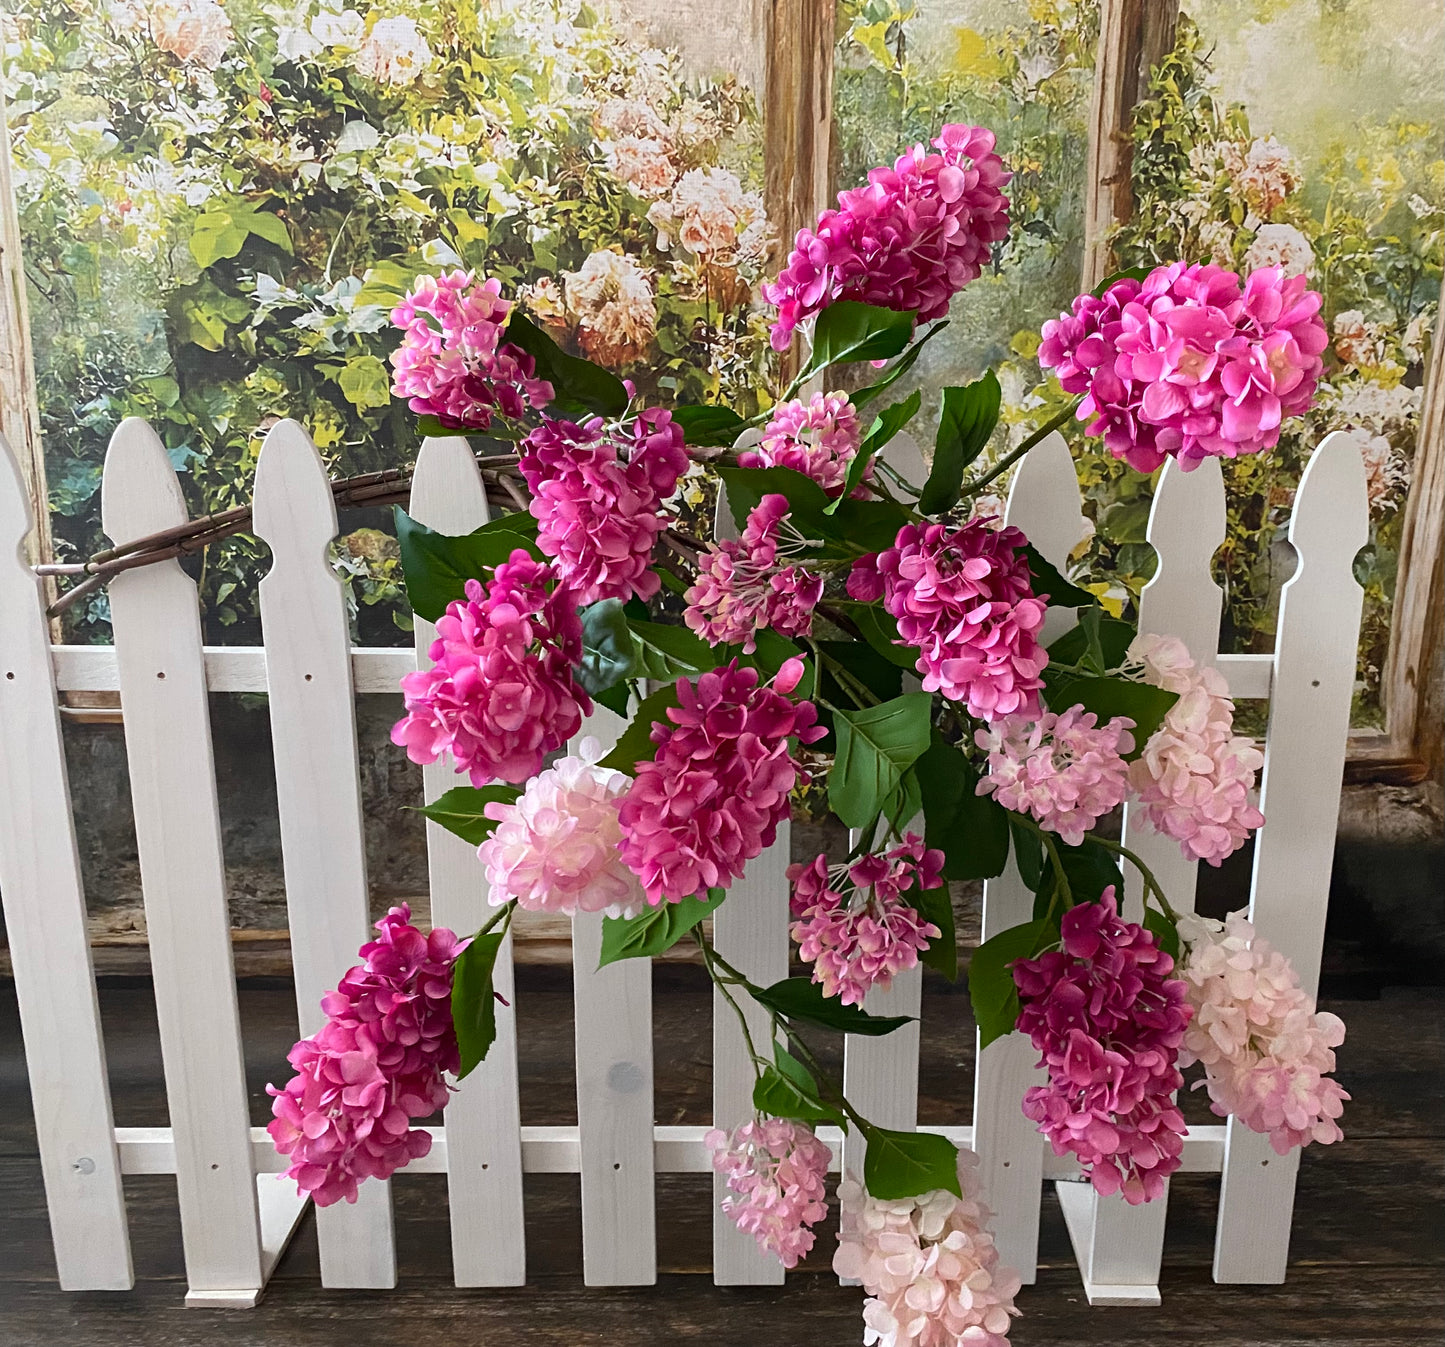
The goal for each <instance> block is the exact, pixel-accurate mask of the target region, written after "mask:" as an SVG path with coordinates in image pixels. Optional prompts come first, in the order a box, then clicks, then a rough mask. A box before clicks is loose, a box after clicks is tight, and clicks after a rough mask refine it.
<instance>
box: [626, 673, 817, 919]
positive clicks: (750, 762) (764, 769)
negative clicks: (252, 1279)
mask: <svg viewBox="0 0 1445 1347" xmlns="http://www.w3.org/2000/svg"><path fill="white" fill-rule="evenodd" d="M802 676H803V662H802V661H801V660H797V659H792V660H788V661H787V663H785V664H784V665H783V667H782V669H781V670H779V672H778V676H777V677H776V678H775V679H774V680H773V683H772V685H771V686H760V685H759V683H758V671H757V670H756V669H751V668H748V669H744V668H739V667H738V663H737V661H736V660H733V661H732V662H731V663H730V664H725V665H724V666H723V667H722V668H720V669H713V670H711V671H710V672H708V673H705V674H703V675H702V676H701V677H700V678H698V679H697V681H696V682H695V683H694V682H692V681H691V680H689V679H686V678H680V679H678V682H677V697H678V704H677V705H676V706H675V707H670V708H669V709H668V711H667V722H663V723H656V724H654V725H653V727H652V742H653V743H654V744H656V745H657V756H656V758H655V759H654V760H652V761H644V762H639V763H638V764H637V779H636V780H635V781H634V782H633V785H632V788H631V790H629V791H628V793H627V796H626V798H625V799H624V800H623V802H622V807H621V809H620V811H619V815H620V817H621V820H622V859H623V860H624V861H626V862H627V865H628V867H629V868H630V869H631V870H632V871H633V873H634V874H636V875H637V876H638V878H639V879H641V880H642V885H643V888H644V889H645V890H646V891H647V901H648V902H649V903H651V904H653V905H654V906H656V905H657V904H658V903H662V902H672V903H676V902H680V901H681V900H682V899H684V898H687V897H690V896H692V895H695V894H697V895H701V894H702V893H704V892H705V891H706V890H707V889H708V888H711V887H713V886H715V885H719V886H722V887H724V888H725V887H726V886H727V885H729V884H731V883H732V881H733V880H734V879H736V878H737V877H738V876H739V875H740V874H742V872H743V867H744V866H746V865H747V863H748V862H749V861H750V860H752V859H753V857H755V856H759V855H761V854H762V852H763V850H764V849H765V848H766V847H768V846H771V845H772V841H773V838H774V837H775V836H776V834H777V830H778V824H779V823H781V822H782V821H783V820H784V819H785V818H787V816H788V792H789V791H791V790H792V789H793V785H794V783H795V782H796V781H797V777H798V770H799V769H798V764H797V763H796V762H795V761H794V760H793V756H792V753H791V752H790V751H789V747H790V745H789V740H791V739H797V740H798V741H799V742H801V743H805V744H809V743H812V742H813V741H814V740H816V739H818V738H820V737H821V736H822V735H823V734H824V729H823V727H822V726H821V725H819V724H817V716H818V713H817V709H816V708H815V707H814V706H813V703H812V702H809V701H801V702H793V701H790V700H789V699H788V697H787V696H786V695H785V694H787V693H789V692H791V691H792V690H793V689H794V688H795V687H797V686H798V680H799V679H801V678H802Z"/></svg>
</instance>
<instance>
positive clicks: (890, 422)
mask: <svg viewBox="0 0 1445 1347" xmlns="http://www.w3.org/2000/svg"><path fill="white" fill-rule="evenodd" d="M922 405H923V394H922V393H920V392H919V391H918V389H916V388H915V389H914V390H913V392H912V393H910V394H909V395H908V396H907V397H906V398H904V399H903V401H902V402H895V403H894V404H893V405H892V406H891V407H885V408H884V409H883V410H882V411H881V412H879V413H878V415H877V416H876V417H875V418H874V421H873V424H872V426H870V427H869V430H868V434H867V436H866V437H865V438H864V440H863V443H862V444H861V445H860V446H859V447H858V452H857V453H856V454H854V455H853V458H852V460H851V461H850V462H849V464H848V473H847V476H846V477H845V478H844V480H843V490H842V493H841V494H840V495H839V496H838V498H837V499H836V500H835V501H834V502H833V503H832V504H831V505H829V506H828V508H827V509H826V510H825V511H824V513H825V514H830V515H831V514H837V512H838V508H839V506H841V505H842V504H843V502H844V501H845V500H848V499H849V498H850V497H851V495H852V492H853V488H854V487H856V486H857V485H858V483H859V482H861V481H862V480H863V474H864V473H865V472H866V471H867V468H868V464H869V463H870V462H871V461H872V460H873V457H874V455H875V454H877V453H878V452H879V451H880V450H881V449H882V448H883V446H884V445H886V444H887V443H888V441H889V440H891V439H892V438H893V437H894V436H895V435H896V434H898V432H899V431H900V430H902V429H903V427H904V426H906V425H907V424H908V423H909V422H910V421H911V420H912V419H913V418H914V417H915V416H917V415H918V409H919V407H920V406H922Z"/></svg>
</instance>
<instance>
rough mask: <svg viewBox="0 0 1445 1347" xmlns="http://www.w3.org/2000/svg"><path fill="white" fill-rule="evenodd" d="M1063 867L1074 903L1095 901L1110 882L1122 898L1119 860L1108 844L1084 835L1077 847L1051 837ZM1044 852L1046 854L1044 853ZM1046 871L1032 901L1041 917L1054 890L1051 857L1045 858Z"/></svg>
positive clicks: (1122, 884)
mask: <svg viewBox="0 0 1445 1347" xmlns="http://www.w3.org/2000/svg"><path fill="white" fill-rule="evenodd" d="M1054 847H1055V849H1056V850H1057V851H1058V853H1059V863H1060V864H1061V865H1062V866H1063V871H1064V878H1065V879H1066V880H1067V881H1068V884H1069V893H1070V895H1071V897H1072V899H1073V901H1074V902H1075V903H1092V902H1097V901H1098V898H1099V896H1100V894H1102V893H1103V892H1104V890H1105V889H1107V888H1108V887H1109V886H1110V885H1113V887H1114V892H1115V893H1116V894H1117V896H1118V898H1119V901H1120V902H1121V903H1122V902H1123V900H1124V875H1123V872H1122V871H1121V870H1120V869H1119V861H1118V858H1117V857H1116V856H1115V854H1114V853H1113V852H1112V851H1110V850H1109V848H1108V847H1106V846H1102V845H1101V844H1100V843H1098V842H1095V841H1092V840H1090V839H1089V838H1087V837H1086V838H1085V839H1084V840H1083V841H1082V842H1080V843H1079V845H1078V846H1076V847H1074V846H1069V845H1068V843H1066V842H1064V841H1063V840H1061V839H1060V838H1055V839H1054ZM1046 854H1047V853H1046ZM1044 869H1045V873H1044V875H1043V876H1042V877H1041V880H1040V883H1039V888H1038V898H1037V901H1036V902H1035V904H1034V916H1036V917H1041V916H1043V915H1044V912H1045V911H1046V910H1047V906H1048V900H1049V896H1050V895H1051V894H1052V893H1053V889H1054V877H1053V871H1054V864H1053V858H1052V857H1048V858H1047V860H1046V861H1045V866H1044Z"/></svg>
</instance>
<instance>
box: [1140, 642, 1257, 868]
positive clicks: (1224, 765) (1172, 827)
mask: <svg viewBox="0 0 1445 1347" xmlns="http://www.w3.org/2000/svg"><path fill="white" fill-rule="evenodd" d="M1129 659H1130V661H1131V662H1132V663H1134V664H1136V665H1138V666H1139V667H1140V668H1141V669H1142V672H1143V675H1144V681H1145V682H1146V683H1152V684H1153V685H1154V686H1155V687H1162V688H1164V689H1166V690H1167V691H1169V692H1177V693H1178V694H1179V700H1178V701H1177V702H1175V703H1174V705H1173V706H1172V707H1171V708H1170V709H1169V714H1168V715H1166V716H1165V717H1164V720H1163V722H1162V723H1161V724H1160V726H1159V728H1158V729H1157V730H1155V731H1154V733H1153V734H1152V735H1151V736H1150V737H1149V741H1148V743H1146V744H1145V745H1144V751H1143V752H1142V753H1141V754H1140V755H1139V756H1138V757H1137V758H1136V759H1135V760H1134V761H1133V762H1132V763H1130V764H1129V784H1130V787H1131V788H1132V789H1133V791H1134V794H1135V796H1136V797H1137V798H1138V801H1139V804H1140V805H1141V806H1142V808H1143V811H1144V817H1145V818H1146V819H1147V820H1148V822H1149V825H1150V827H1152V828H1153V829H1154V830H1155V831H1156V832H1161V833H1163V834H1164V835H1165V836H1166V837H1172V838H1173V839H1174V840H1175V841H1176V842H1178V843H1179V846H1180V849H1181V850H1182V851H1183V852H1184V855H1185V856H1186V857H1188V858H1189V859H1190V860H1200V861H1208V862H1209V864H1210V865H1218V864H1219V863H1220V862H1221V861H1222V860H1223V859H1224V858H1225V857H1226V856H1228V855H1230V854H1231V853H1232V852H1235V851H1237V850H1238V849H1239V848H1240V847H1241V846H1243V845H1244V842H1245V840H1246V839H1247V838H1248V837H1249V834H1250V833H1251V832H1252V831H1253V830H1254V829H1255V828H1258V827H1260V826H1261V825H1262V824H1263V823H1264V815H1263V814H1261V813H1260V812H1259V810H1258V809H1256V808H1255V806H1254V805H1253V804H1251V803H1250V800H1249V792H1250V791H1251V790H1252V789H1253V787H1254V782H1255V776H1256V774H1257V773H1258V771H1259V769H1260V768H1261V767H1262V766H1263V765H1264V755H1263V754H1261V753H1260V751H1259V750H1258V749H1257V748H1256V747H1255V746H1254V741H1253V740H1252V739H1246V738H1244V737H1243V736H1241V735H1237V734H1235V733H1234V703H1233V702H1232V701H1231V700H1230V697H1229V688H1228V685H1227V684H1226V683H1225V681H1224V679H1223V678H1222V677H1221V676H1220V674H1219V671H1218V670H1217V669H1209V668H1205V669H1198V668H1195V666H1194V661H1193V660H1191V659H1190V658H1189V651H1188V650H1187V649H1186V648H1185V646H1184V643H1183V642H1182V641H1181V640H1179V639H1178V638H1177V637H1174V636H1148V635H1141V636H1138V637H1136V638H1135V640H1134V643H1133V644H1132V645H1131V646H1130V647H1129Z"/></svg>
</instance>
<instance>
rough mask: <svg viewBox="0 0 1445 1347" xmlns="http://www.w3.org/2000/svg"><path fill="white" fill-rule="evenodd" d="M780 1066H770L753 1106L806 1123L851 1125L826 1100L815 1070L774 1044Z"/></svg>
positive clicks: (758, 1085) (755, 1089) (755, 1088)
mask: <svg viewBox="0 0 1445 1347" xmlns="http://www.w3.org/2000/svg"><path fill="white" fill-rule="evenodd" d="M773 1051H774V1055H775V1058H776V1060H777V1065H776V1066H770V1067H768V1068H767V1069H766V1070H765V1071H764V1072H763V1074H762V1075H761V1076H759V1077H758V1079H757V1082H756V1083H755V1084H754V1086H753V1107H754V1108H755V1109H757V1111H758V1112H759V1113H768V1114H771V1115H772V1116H773V1117H774V1118H793V1119H795V1120H796V1121H798V1122H806V1123H822V1122H830V1123H836V1124H837V1125H838V1126H839V1127H844V1128H846V1127H847V1125H848V1124H847V1122H846V1120H845V1119H844V1117H843V1115H842V1114H841V1113H839V1112H838V1110H837V1109H836V1108H834V1107H833V1106H832V1105H831V1104H826V1103H824V1102H823V1100H822V1098H821V1097H820V1096H819V1093H818V1082H817V1081H816V1080H814V1079H813V1073H812V1072H811V1071H809V1070H808V1068H807V1067H806V1066H804V1065H803V1064H802V1062H800V1061H799V1060H798V1059H797V1058H796V1057H794V1056H793V1055H792V1054H791V1053H790V1052H789V1051H788V1050H787V1049H786V1048H784V1047H783V1045H782V1044H781V1043H778V1044H774V1047H773Z"/></svg>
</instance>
